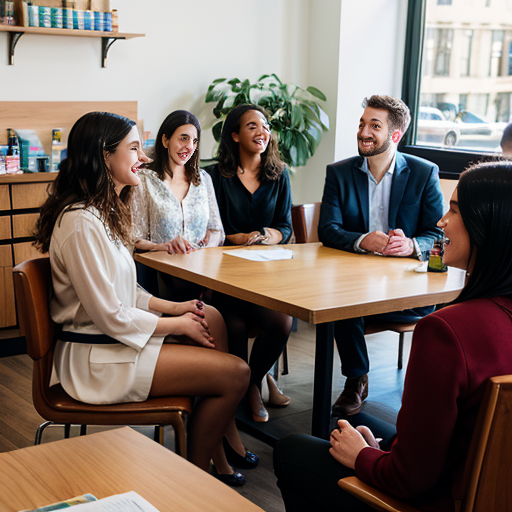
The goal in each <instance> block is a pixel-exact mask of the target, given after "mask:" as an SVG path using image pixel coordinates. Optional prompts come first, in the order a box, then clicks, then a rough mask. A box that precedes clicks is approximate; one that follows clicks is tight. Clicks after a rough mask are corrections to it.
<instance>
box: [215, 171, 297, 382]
mask: <svg viewBox="0 0 512 512" xmlns="http://www.w3.org/2000/svg"><path fill="white" fill-rule="evenodd" d="M205 170H206V171H207V172H208V173H209V174H210V176H211V177H212V181H213V187H214V188H215V195H216V196H217V203H218V205H219V211H220V216H221V219H222V223H223V225H224V231H225V232H226V235H234V234H236V233H251V232H252V231H259V230H260V229H262V228H273V229H277V230H279V231H281V233H282V235H283V239H282V240H281V242H280V243H282V244H284V243H287V242H288V241H289V239H290V237H291V235H292V214H291V208H292V198H291V191H290V178H289V175H288V171H286V170H285V171H284V172H283V173H282V174H281V176H279V178H278V179H276V180H267V179H265V180H263V181H262V182H261V184H260V186H259V188H258V190H256V191H255V192H254V194H251V193H250V192H249V191H248V190H247V188H245V186H244V185H243V183H242V182H241V181H240V179H239V178H238V176H233V177H232V178H225V177H223V176H222V175H221V173H220V171H219V168H218V165H213V166H210V167H207V168H205ZM225 243H226V244H229V241H228V240H227V239H226V242H225ZM212 302H213V305H214V306H215V307H216V308H217V309H218V310H219V311H220V312H221V314H222V316H223V317H224V321H225V322H226V327H227V331H228V342H229V352H230V353H231V354H235V355H236V356H238V357H240V358H242V359H243V360H244V361H247V360H248V335H249V333H253V334H252V335H254V331H255V330H256V332H257V333H258V335H257V337H256V339H255V341H254V344H253V346H252V351H251V357H250V360H249V361H248V362H249V366H250V368H251V384H255V385H257V386H258V387H260V386H261V380H262V378H263V377H264V376H265V374H266V373H267V372H268V370H270V368H271V366H272V365H273V364H274V362H275V361H276V360H277V358H278V357H279V356H280V354H281V352H282V351H283V348H284V346H285V345H286V342H287V341H288V337H289V335H290V330H291V325H292V319H291V317H290V316H288V315H285V314H284V313H278V312H277V311H272V310H270V309H267V308H264V307H263V306H257V305H256V304H252V303H250V302H246V301H243V300H240V299H236V298H234V297H230V296H228V295H224V294H222V293H219V292H214V294H213V298H212Z"/></svg>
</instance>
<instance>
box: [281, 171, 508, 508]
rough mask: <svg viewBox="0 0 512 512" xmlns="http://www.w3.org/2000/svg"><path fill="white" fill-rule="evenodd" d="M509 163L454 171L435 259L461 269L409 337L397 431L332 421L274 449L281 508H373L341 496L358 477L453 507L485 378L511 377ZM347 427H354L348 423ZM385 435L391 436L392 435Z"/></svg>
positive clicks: (423, 502)
mask: <svg viewBox="0 0 512 512" xmlns="http://www.w3.org/2000/svg"><path fill="white" fill-rule="evenodd" d="M511 197H512V164H511V163H510V162H492V163H482V164H479V165H475V166H473V167H471V168H470V169H469V170H467V171H466V172H464V173H463V174H461V176H460V181H459V184H458V187H457V189H456V190H455V191H454V193H453V196H452V198H451V201H450V209H449V211H448V212H447V213H446V214H445V215H444V217H443V218H442V219H441V220H440V221H439V223H438V226H439V227H440V228H442V229H443V230H444V233H445V236H446V241H445V250H444V256H443V261H444V263H445V264H446V265H449V266H452V267H458V268H460V269H463V270H466V271H467V274H466V277H467V281H466V285H465V287H464V288H463V290H462V292H461V293H460V295H459V297H458V298H457V299H456V300H455V301H454V302H453V303H452V304H451V305H449V306H447V307H445V308H443V309H441V310H439V311H436V312H434V313H432V314H431V315H428V316H427V317H425V318H424V319H422V320H420V321H419V322H418V325H417V326H416V329H415V330H414V337H413V341H412V348H411V355H410V358H409V364H408V368H407V375H406V379H405V383H404V392H403V398H402V407H401V409H400V412H399V414H398V420H397V424H396V430H395V431H394V432H393V429H391V428H390V426H389V425H388V426H387V428H386V429H382V423H383V422H381V424H380V425H377V428H375V429H372V430H373V434H375V437H382V438H384V441H381V442H380V443H379V442H377V440H376V439H375V437H374V435H373V434H372V431H371V430H370V429H368V428H365V427H357V429H355V428H354V427H353V426H352V425H354V424H361V423H363V424H367V425H369V423H367V420H370V421H372V418H371V417H369V416H368V415H365V416H366V417H363V414H364V413H361V414H360V415H357V416H353V417H351V420H350V423H348V422H347V421H345V420H339V421H338V428H336V429H335V430H333V432H332V433H331V439H330V442H329V441H324V440H320V439H315V438H313V437H310V436H306V435H301V434H299V435H295V436H289V437H287V438H284V439H282V440H281V441H280V442H278V444H277V446H276V449H275V452H274V467H275V471H276V475H277V478H278V485H279V487H280V489H281V492H282V495H283V499H284V501H285V505H286V510H287V511H289V512H290V511H302V510H318V511H320V510H326V511H327V510H329V511H330V510H334V509H336V510H350V511H356V512H357V511H367V510H373V509H371V508H370V507H368V506H367V505H365V504H363V503H362V502H360V501H358V500H357V499H356V498H354V497H352V496H351V495H349V494H347V493H346V492H345V491H343V490H342V489H340V488H339V487H338V485H337V482H338V480H339V479H340V478H344V477H346V476H349V475H354V474H355V475H356V476H357V477H359V478H360V479H361V480H362V481H363V482H365V483H367V484H369V485H372V486H374V487H376V488H378V489H381V490H383V491H385V492H387V493H389V494H391V495H393V496H396V497H397V498H400V499H402V500H404V501H406V502H407V503H410V504H411V505H413V506H415V507H416V508H418V509H419V510H423V511H436V512H445V511H446V512H448V511H453V510H456V504H457V502H458V501H459V500H460V499H461V497H462V496H461V493H462V475H463V469H464V465H465V462H466V457H467V454H468V450H469V445H470V441H471V437H472V434H473V431H474V428H475V423H476V419H477V414H478V411H479V408H480V404H481V401H482V398H483V395H484V389H485V385H486V381H487V380H488V379H489V378H490V377H493V376H500V375H509V374H512V341H511V340H512V202H511V200H510V198H511ZM351 424H352V425H351ZM392 434H395V436H393V435H392Z"/></svg>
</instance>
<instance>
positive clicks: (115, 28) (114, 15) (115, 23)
mask: <svg viewBox="0 0 512 512" xmlns="http://www.w3.org/2000/svg"><path fill="white" fill-rule="evenodd" d="M111 17H112V32H119V16H118V14H117V9H112V12H111Z"/></svg>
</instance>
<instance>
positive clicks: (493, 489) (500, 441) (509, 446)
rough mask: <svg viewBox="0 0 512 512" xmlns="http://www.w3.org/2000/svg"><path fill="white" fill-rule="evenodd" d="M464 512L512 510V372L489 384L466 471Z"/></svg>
mask: <svg viewBox="0 0 512 512" xmlns="http://www.w3.org/2000/svg"><path fill="white" fill-rule="evenodd" d="M463 496H464V498H463V501H462V504H461V508H460V512H489V511H502V510H503V511H504V510H512V375H506V376H503V377H493V378H491V379H490V380H489V382H488V384H487V389H486V394H485V398H484V400H483V402H482V406H481V409H480V413H479V415H478V422H477V425H476V427H475V431H474V433H473V439H472V441H471V447H470V450H469V454H468V459H467V463H466V467H465V473H464V484H463Z"/></svg>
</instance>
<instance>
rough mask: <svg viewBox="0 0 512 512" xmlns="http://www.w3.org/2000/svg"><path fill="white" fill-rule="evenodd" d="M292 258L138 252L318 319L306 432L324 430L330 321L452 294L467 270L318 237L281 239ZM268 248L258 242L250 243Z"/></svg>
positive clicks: (140, 257)
mask: <svg viewBox="0 0 512 512" xmlns="http://www.w3.org/2000/svg"><path fill="white" fill-rule="evenodd" d="M280 247H281V248H282V247H284V248H288V249H291V250H292V251H293V259H291V260H279V261H268V262H253V261H248V260H244V259H241V258H236V257H234V256H229V255H227V254H224V252H225V251H229V250H231V249H230V248H227V247H215V248H208V249H202V250H200V251H195V252H193V253H190V254H187V255H176V254H173V255H170V254H167V253H164V252H152V253H144V254H137V255H136V256H135V259H136V260H137V261H139V262H140V263H143V264H144V265H147V266H149V267H152V268H155V269H157V270H160V271H161V272H166V273H168V274H171V275H173V276H176V277H181V278H183V279H186V280H188V281H192V282H194V283H197V284H200V285H203V286H205V287H207V288H211V289H212V290H216V291H220V292H223V293H226V294H228V295H232V296H233V297H237V298H239V299H243V300H247V301H249V302H253V303H255V304H259V305H261V306H265V307H267V308H270V309H274V310H276V311H281V312H283V313H287V314H289V315H292V316H295V317H297V318H300V319H302V320H305V321H307V322H309V323H311V324H315V325H316V348H315V381H314V392H313V419H312V427H311V433H312V434H313V435H315V436H318V437H324V438H327V437H328V435H329V431H328V430H329V417H330V407H331V403H330V402H331V391H332V389H331V388H332V365H333V339H334V329H333V323H332V322H333V321H335V320H342V319H345V318H354V317H358V316H365V315H373V314H377V313H389V312H391V311H400V310H403V309H408V308H414V307H420V306H430V305H433V304H441V303H445V302H449V301H451V300H453V299H454V298H455V297H457V295H458V294H459V291H460V289H461V288H462V286H463V283H464V275H465V273H464V272H463V271H462V270H458V269H455V268H450V269H449V271H448V272H447V273H444V274H435V273H418V272H414V271H412V270H411V267H414V266H417V265H418V262H417V261H415V260H413V259H409V258H384V257H381V256H375V255H368V254H352V253H348V252H344V251H339V250H336V249H329V248H327V247H324V246H323V245H322V244H320V243H314V244H296V245H287V246H280ZM262 249H264V250H272V249H273V248H272V247H263V246H257V247H252V248H249V250H262Z"/></svg>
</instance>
